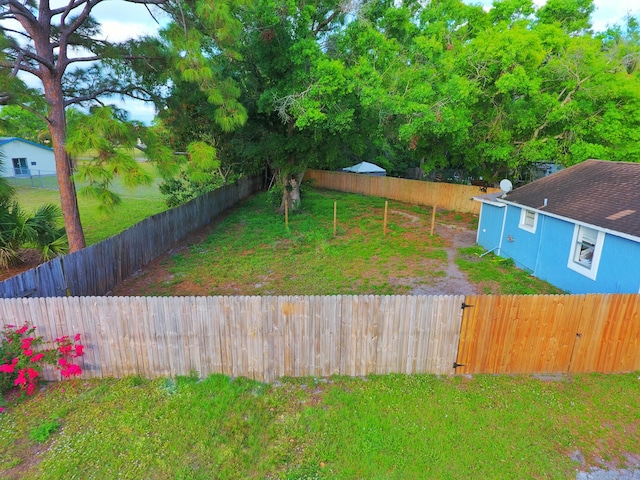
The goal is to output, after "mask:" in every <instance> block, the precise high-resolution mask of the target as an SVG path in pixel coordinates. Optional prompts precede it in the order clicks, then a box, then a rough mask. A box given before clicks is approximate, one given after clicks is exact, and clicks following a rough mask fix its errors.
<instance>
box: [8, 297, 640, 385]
mask: <svg viewBox="0 0 640 480" xmlns="http://www.w3.org/2000/svg"><path fill="white" fill-rule="evenodd" d="M463 304H464V305H466V308H461V307H462V306H463ZM463 312H464V313H463ZM25 321H26V322H29V323H30V324H33V325H35V326H37V331H38V332H39V335H41V336H43V337H44V338H46V339H52V338H56V337H59V336H62V335H69V334H75V333H80V334H81V335H82V339H83V343H84V344H85V346H86V355H85V356H84V357H82V361H83V363H84V364H83V365H82V367H83V370H84V372H85V373H84V375H85V376H87V377H105V376H113V377H122V376H126V375H134V374H136V375H142V376H145V377H157V376H173V375H185V374H188V373H190V372H191V371H196V372H198V374H199V375H201V376H206V375H209V374H211V373H223V374H227V375H231V376H246V377H249V378H253V379H257V380H262V381H272V380H275V379H277V378H279V377H282V376H294V377H300V376H330V375H334V374H339V375H350V376H360V375H367V374H386V373H405V374H412V373H433V374H454V373H459V374H467V373H504V374H513V373H569V372H603V373H608V372H624V371H635V370H640V348H639V347H640V295H514V296H468V297H464V296H461V295H457V296H421V295H416V296H373V295H362V296H324V297H320V296H282V297H273V296H265V297H57V298H55V297H52V298H21V299H17V298H16V299H0V323H12V324H15V323H21V322H25ZM45 373H47V375H48V377H46V378H49V379H54V378H55V375H54V373H53V372H45Z"/></svg>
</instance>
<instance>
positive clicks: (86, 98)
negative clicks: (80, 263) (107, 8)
mask: <svg viewBox="0 0 640 480" xmlns="http://www.w3.org/2000/svg"><path fill="white" fill-rule="evenodd" d="M103 1H105V0H68V2H67V3H66V4H65V3H60V2H55V3H53V5H52V2H50V0H34V1H29V2H25V1H21V0H0V28H1V29H2V32H3V35H2V39H3V40H4V41H3V42H2V49H3V53H4V57H3V58H2V59H1V60H0V67H1V68H4V69H5V70H6V71H7V72H8V73H10V75H12V76H15V75H16V74H17V73H18V72H24V73H26V74H29V75H32V76H33V77H35V78H37V79H38V80H39V81H40V82H41V84H42V90H43V93H44V99H45V100H46V103H47V111H46V115H45V118H46V122H47V125H48V129H49V133H50V136H51V143H52V147H53V150H54V155H55V159H56V175H57V178H58V183H59V185H60V200H61V206H62V212H63V215H64V224H65V228H66V231H67V236H68V240H69V247H70V250H71V251H76V250H79V249H81V248H83V247H84V246H85V239H84V233H83V231H82V224H81V222H80V214H79V210H78V202H77V197H76V189H75V185H74V182H73V179H72V174H73V165H72V162H71V159H70V157H69V154H68V152H67V148H66V138H67V123H66V113H65V109H66V108H67V107H68V106H70V105H87V104H90V103H91V102H93V101H95V100H97V99H99V98H100V97H103V96H108V95H114V94H126V95H131V96H137V97H141V98H148V96H147V92H145V91H143V90H141V89H140V88H139V87H138V86H137V85H134V84H131V83H128V82H127V81H126V78H125V79H124V81H123V77H122V76H121V75H120V73H123V71H122V70H120V69H118V68H114V67H115V65H116V64H115V63H113V62H114V61H115V60H118V59H124V58H127V57H131V55H130V49H121V48H118V47H119V46H118V45H113V44H110V43H108V42H106V41H102V40H98V39H97V37H98V35H99V33H100V25H99V23H98V22H97V21H96V20H95V19H94V18H93V17H92V16H91V13H92V10H93V9H94V8H95V7H96V5H98V4H99V3H102V2H103ZM128 1H130V2H131V3H143V4H163V3H165V2H166V0H128ZM0 98H2V99H3V100H4V103H7V102H10V101H12V100H15V101H20V100H23V99H24V98H17V97H15V96H14V97H12V95H11V91H10V90H9V91H8V90H4V91H3V92H1V94H0Z"/></svg>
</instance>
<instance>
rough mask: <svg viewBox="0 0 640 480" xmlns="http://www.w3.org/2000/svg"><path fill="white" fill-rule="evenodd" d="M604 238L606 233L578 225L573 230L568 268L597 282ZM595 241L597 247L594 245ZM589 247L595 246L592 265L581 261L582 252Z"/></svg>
mask: <svg viewBox="0 0 640 480" xmlns="http://www.w3.org/2000/svg"><path fill="white" fill-rule="evenodd" d="M604 237H605V233H604V232H601V231H600V230H596V229H595V228H591V227H587V226H585V225H577V224H576V225H575V227H574V228H573V238H572V239H571V251H570V252H569V261H568V263H567V267H568V268H570V269H571V270H573V271H574V272H578V273H579V274H581V275H584V276H585V277H587V278H590V279H591V280H595V279H596V277H597V276H598V267H599V265H600V255H601V254H602V246H603V245H604ZM594 239H595V245H594V244H593V240H594ZM589 245H593V248H592V250H591V253H592V255H591V264H589V263H588V262H587V261H584V262H581V261H580V260H579V256H580V250H581V249H582V250H587V249H588V248H589Z"/></svg>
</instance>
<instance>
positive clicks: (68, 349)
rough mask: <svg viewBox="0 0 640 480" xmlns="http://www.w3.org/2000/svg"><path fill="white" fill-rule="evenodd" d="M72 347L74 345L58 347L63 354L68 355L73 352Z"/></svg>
mask: <svg viewBox="0 0 640 480" xmlns="http://www.w3.org/2000/svg"><path fill="white" fill-rule="evenodd" d="M71 347H72V345H60V346H59V347H58V351H59V352H60V353H61V354H63V355H68V354H69V353H71Z"/></svg>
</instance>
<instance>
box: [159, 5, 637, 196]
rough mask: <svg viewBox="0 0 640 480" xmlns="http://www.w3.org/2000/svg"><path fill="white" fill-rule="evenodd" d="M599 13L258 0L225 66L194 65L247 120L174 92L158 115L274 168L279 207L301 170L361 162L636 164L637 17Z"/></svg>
mask: <svg viewBox="0 0 640 480" xmlns="http://www.w3.org/2000/svg"><path fill="white" fill-rule="evenodd" d="M593 11H594V5H593V2H592V0H549V1H547V2H546V4H545V5H544V6H542V7H537V6H536V5H534V3H533V2H532V1H531V0H496V1H494V3H493V8H492V9H490V10H489V11H485V10H484V9H483V8H482V7H480V6H476V5H469V4H467V3H465V2H463V1H462V0H432V1H430V2H420V1H417V0H405V1H403V2H396V1H392V0H370V1H360V2H355V1H354V2H346V1H338V0H322V1H316V0H314V1H310V0H307V1H304V0H303V1H295V2H294V1H290V0H257V1H256V2H254V3H253V4H246V5H244V6H243V8H240V9H237V10H236V11H235V12H234V13H233V15H234V16H235V18H237V19H238V21H239V22H240V23H241V24H242V25H243V32H242V33H241V34H237V35H235V36H234V39H235V40H234V42H231V43H229V44H228V45H227V48H229V49H230V50H232V51H233V52H234V54H233V55H227V56H223V55H217V54H216V55H214V54H211V53H210V52H209V53H207V52H206V51H205V50H203V52H204V53H203V54H202V55H201V56H200V57H198V62H200V63H198V64H199V65H202V62H204V63H206V64H208V65H209V68H210V69H211V71H212V72H216V74H220V75H223V76H225V77H226V78H227V79H229V81H230V82H233V86H234V89H237V90H234V91H236V92H237V96H236V98H237V99H238V101H239V102H240V103H241V104H242V105H243V107H244V109H245V112H246V122H245V123H243V124H242V125H237V127H238V128H236V129H235V130H233V131H230V129H227V131H223V130H221V129H220V128H219V125H218V126H216V125H215V123H216V122H215V119H214V118H213V117H212V115H211V113H210V112H211V110H210V109H207V108H206V107H205V106H204V105H203V103H202V102H198V100H197V96H195V97H194V94H193V93H192V92H190V91H189V90H188V88H186V89H185V88H184V87H182V86H181V85H180V84H178V83H176V84H175V86H174V89H173V94H172V96H171V97H170V98H172V99H173V100H171V99H170V100H169V101H168V103H167V105H169V106H170V108H169V111H168V112H165V116H164V118H165V119H167V121H168V124H169V125H170V126H172V127H174V128H176V129H178V130H180V131H182V132H183V133H184V134H185V135H186V137H187V138H191V137H192V136H193V138H196V137H198V136H202V135H203V134H204V132H203V131H202V130H203V129H204V130H207V132H208V134H209V135H212V136H213V137H214V138H215V141H216V145H217V148H218V151H219V154H220V156H221V161H223V162H224V159H225V158H233V159H234V160H233V164H234V165H236V166H237V168H239V169H242V168H245V169H246V170H250V169H252V168H253V169H254V170H255V169H256V168H260V167H262V168H269V169H271V171H274V172H277V173H279V178H280V182H281V184H282V185H283V186H285V187H287V188H285V189H284V190H285V194H284V197H283V202H284V201H285V200H287V198H286V196H287V193H286V192H287V191H291V190H292V186H293V185H294V184H295V183H297V182H298V181H299V179H300V176H301V172H304V170H305V168H307V167H308V166H315V167H320V168H329V169H335V168H340V167H344V166H347V165H349V164H352V163H356V162H358V161H361V160H367V161H373V162H376V163H378V164H380V165H381V166H383V167H384V168H386V169H387V171H388V172H391V174H396V175H400V174H403V173H404V170H405V169H406V168H407V167H416V166H422V168H423V169H424V170H426V171H427V172H429V171H431V170H433V169H437V168H460V169H463V170H465V171H466V172H468V173H469V174H470V175H472V176H475V177H480V176H482V177H484V178H485V179H487V180H493V181H495V180H499V179H500V178H503V177H505V176H509V177H510V178H513V179H514V180H518V179H519V178H520V177H523V176H524V175H525V174H526V172H527V171H528V170H529V169H530V168H531V166H532V165H534V164H536V163H539V162H554V163H558V164H562V165H571V164H574V163H577V162H581V161H583V160H585V159H587V158H601V159H608V160H625V161H638V148H639V147H638V145H639V144H638V141H637V140H638V135H639V134H640V124H639V123H638V122H639V120H640V119H639V113H638V112H639V111H640V110H639V108H638V107H639V106H640V104H639V102H640V71H639V69H638V65H639V63H638V59H639V58H640V56H639V54H638V53H639V49H640V42H639V33H638V30H639V28H638V21H637V19H635V18H633V17H630V18H627V19H626V23H625V24H623V25H618V26H614V27H612V28H610V29H609V30H608V31H606V32H603V33H595V32H593V31H592V26H591V15H592V14H593ZM192 15H193V16H197V12H196V10H195V9H194V11H193V12H192ZM197 28H198V29H199V30H198V31H199V34H198V38H208V39H210V40H211V42H213V43H215V42H216V41H217V39H216V36H215V29H214V30H211V29H207V28H203V25H202V24H200V26H198V27H197ZM213 43H212V44H213ZM214 50H215V49H214ZM181 78H182V80H186V81H187V82H188V81H194V80H195V81H196V82H197V81H198V79H196V78H186V77H185V76H184V75H183V76H182V77H181ZM199 83H200V84H201V85H202V83H203V82H202V81H201V80H200V81H199ZM177 99H180V100H179V101H178V102H177V103H175V105H180V109H181V111H180V112H176V110H175V109H174V108H173V107H171V104H172V101H173V102H175V101H176V100H177ZM186 104H190V105H191V107H190V108H185V105H186ZM182 112H186V113H182ZM185 115H189V116H193V115H198V118H199V119H201V120H202V121H201V122H196V123H191V124H190V126H189V127H188V128H190V129H191V130H193V129H199V130H200V132H195V131H191V132H186V131H184V125H185V123H186V122H184V119H185ZM218 124H219V122H218ZM204 125H208V126H210V128H209V127H204ZM292 182H293V183H292ZM289 201H291V202H294V203H295V201H296V199H292V198H289Z"/></svg>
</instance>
